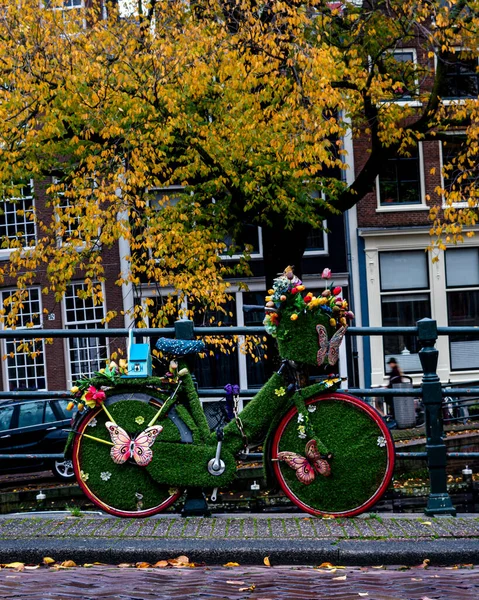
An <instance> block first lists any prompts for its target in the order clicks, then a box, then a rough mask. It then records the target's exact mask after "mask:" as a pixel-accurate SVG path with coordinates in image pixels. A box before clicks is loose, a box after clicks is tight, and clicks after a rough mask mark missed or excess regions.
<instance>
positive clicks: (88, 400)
mask: <svg viewBox="0 0 479 600" xmlns="http://www.w3.org/2000/svg"><path fill="white" fill-rule="evenodd" d="M105 399H106V394H105V392H104V391H103V390H97V389H96V387H94V386H93V385H90V386H89V387H88V390H87V391H86V392H85V393H84V394H83V400H85V404H86V405H87V406H88V408H95V407H96V406H100V404H102V402H105Z"/></svg>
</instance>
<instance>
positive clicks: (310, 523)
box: [0, 513, 479, 540]
mask: <svg viewBox="0 0 479 600" xmlns="http://www.w3.org/2000/svg"><path fill="white" fill-rule="evenodd" d="M35 537H41V538H56V539H59V538H60V539H61V538H67V539H72V538H75V537H77V538H78V537H82V538H92V539H93V538H94V539H116V540H118V539H125V540H128V539H130V540H131V539H135V538H136V539H144V538H148V539H159V538H161V539H167V540H215V539H217V540H223V539H229V540H236V539H241V540H265V539H270V540H275V539H283V540H285V539H286V540H301V539H323V540H387V539H401V540H408V539H409V540H412V539H414V540H416V539H423V540H427V539H438V538H442V539H457V538H466V539H467V538H469V539H474V538H479V516H477V515H468V516H458V517H438V518H431V517H425V516H421V515H419V516H418V515H411V516H406V515H396V516H394V515H388V516H379V515H376V514H374V515H362V516H361V517H358V518H355V519H320V518H319V519H318V518H314V517H308V516H304V515H303V514H301V515H277V516H268V515H266V514H262V515H256V516H251V515H235V516H231V515H218V516H214V517H212V518H204V517H189V518H182V517H179V516H177V515H171V516H170V515H162V516H159V517H153V518H148V519H121V518H116V517H108V516H101V515H95V514H85V515H84V516H83V517H81V518H78V517H72V516H70V514H69V513H63V514H60V515H58V514H48V513H45V514H43V515H38V516H37V515H36V514H35V513H31V514H29V515H16V516H13V515H4V516H2V517H1V518H0V540H2V539H13V538H15V539H31V538H35Z"/></svg>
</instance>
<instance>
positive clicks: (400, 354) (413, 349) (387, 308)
mask: <svg viewBox="0 0 479 600" xmlns="http://www.w3.org/2000/svg"><path fill="white" fill-rule="evenodd" d="M381 312H382V325H383V327H411V326H414V325H416V322H417V321H419V319H424V318H426V317H429V318H430V317H431V306H430V300H429V294H394V295H391V296H383V297H382V298H381ZM419 350H420V346H419V343H418V340H417V337H416V336H408V335H394V336H392V335H387V336H384V359H385V365H386V363H387V361H388V360H389V358H391V357H394V358H396V359H397V360H398V362H399V365H400V367H401V368H402V370H403V371H404V372H405V373H407V372H415V371H420V370H421V363H420V361H419V357H418V354H417V353H418V352H419Z"/></svg>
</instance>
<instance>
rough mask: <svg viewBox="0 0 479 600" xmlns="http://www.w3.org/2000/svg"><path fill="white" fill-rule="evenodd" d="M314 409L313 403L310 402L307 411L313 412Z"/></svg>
mask: <svg viewBox="0 0 479 600" xmlns="http://www.w3.org/2000/svg"><path fill="white" fill-rule="evenodd" d="M315 411H316V407H315V406H314V405H313V404H310V405H309V406H308V412H310V413H313V412H315Z"/></svg>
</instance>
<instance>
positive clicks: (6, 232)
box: [0, 180, 36, 248]
mask: <svg viewBox="0 0 479 600" xmlns="http://www.w3.org/2000/svg"><path fill="white" fill-rule="evenodd" d="M34 215H35V199H34V195H33V180H30V181H28V182H25V184H24V185H22V186H21V187H20V188H19V193H18V194H17V193H15V194H14V195H13V196H11V197H6V196H5V195H4V197H3V198H2V199H1V200H0V239H1V240H3V241H4V242H5V244H7V243H8V241H17V240H20V241H21V244H22V246H23V247H24V248H25V247H27V246H29V245H31V244H32V243H34V242H35V240H36V227H35V216H34Z"/></svg>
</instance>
